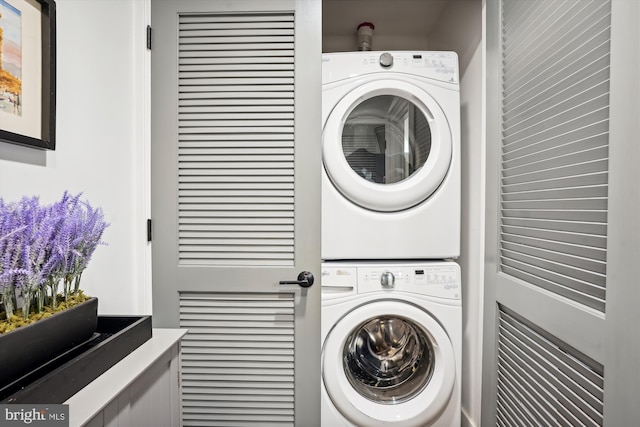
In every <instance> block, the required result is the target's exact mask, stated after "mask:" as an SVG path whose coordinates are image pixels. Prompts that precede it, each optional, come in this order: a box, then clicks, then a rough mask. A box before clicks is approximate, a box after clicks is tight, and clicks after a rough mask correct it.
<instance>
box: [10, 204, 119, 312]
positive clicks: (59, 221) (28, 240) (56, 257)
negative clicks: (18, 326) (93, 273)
mask: <svg viewBox="0 0 640 427" xmlns="http://www.w3.org/2000/svg"><path fill="white" fill-rule="evenodd" d="M80 196H81V194H78V195H76V196H72V195H70V194H69V193H68V192H65V193H64V194H63V196H62V199H61V200H60V201H58V202H56V203H53V204H52V205H48V206H41V205H40V203H39V199H38V198H37V197H23V198H22V199H21V200H20V202H18V203H5V202H4V200H2V198H0V298H1V301H2V303H3V305H4V307H5V311H6V313H7V315H8V316H10V315H11V312H12V310H13V307H14V306H15V301H14V299H15V293H16V290H17V291H19V292H20V294H21V296H22V299H23V301H24V305H23V315H24V316H25V317H26V316H27V315H28V312H29V309H30V306H31V301H32V300H33V298H34V297H35V298H36V301H37V303H38V309H39V310H42V308H43V304H44V301H45V300H46V299H47V292H48V291H47V288H49V290H50V291H49V293H50V294H51V295H50V297H49V299H51V300H52V305H53V306H54V307H55V304H56V295H57V289H58V284H59V283H60V281H64V283H65V296H66V295H68V294H69V293H75V292H77V291H78V286H79V282H80V276H81V274H82V272H83V271H84V269H85V268H86V267H87V264H88V263H89V260H90V259H91V255H92V254H93V252H94V250H95V248H96V247H97V245H98V244H101V243H102V241H101V238H102V234H103V232H104V230H105V229H106V227H107V226H108V224H107V223H106V222H105V221H104V216H103V213H102V210H101V209H100V208H97V209H94V208H93V207H91V205H90V204H89V203H88V202H86V201H85V202H83V201H80ZM72 283H73V284H74V286H73V289H71V288H72V286H71V284H72Z"/></svg>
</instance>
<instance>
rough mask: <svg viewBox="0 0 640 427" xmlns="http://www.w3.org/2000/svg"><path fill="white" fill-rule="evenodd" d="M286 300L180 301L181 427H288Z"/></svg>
mask: <svg viewBox="0 0 640 427" xmlns="http://www.w3.org/2000/svg"><path fill="white" fill-rule="evenodd" d="M293 298H294V297H293V295H292V294H251V293H195V292H182V293H180V327H184V328H188V329H189V332H188V333H187V335H186V336H185V338H184V340H183V343H182V382H183V419H184V425H186V426H201V425H209V426H211V425H213V426H215V425H226V426H229V425H256V426H257V425H270V424H273V425H293V413H294V386H293V384H294V383H293V381H294V317H295V316H294V309H295V307H294V300H293Z"/></svg>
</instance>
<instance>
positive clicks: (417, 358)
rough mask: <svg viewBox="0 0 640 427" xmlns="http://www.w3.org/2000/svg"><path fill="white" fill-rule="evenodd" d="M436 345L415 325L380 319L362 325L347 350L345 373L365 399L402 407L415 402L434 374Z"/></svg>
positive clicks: (350, 336) (347, 343)
mask: <svg viewBox="0 0 640 427" xmlns="http://www.w3.org/2000/svg"><path fill="white" fill-rule="evenodd" d="M433 363H434V357H433V345H432V344H431V340H430V339H429V337H428V336H427V334H426V333H425V331H423V330H422V329H421V328H420V327H419V326H418V325H416V324H415V323H414V322H412V321H410V320H408V319H405V318H402V317H392V316H379V317H375V318H373V319H371V320H367V321H366V322H363V323H361V324H360V325H358V326H357V327H356V328H355V329H354V330H353V332H352V333H351V334H349V336H348V337H347V340H346V342H345V345H344V348H343V369H344V371H345V373H346V375H347V379H348V380H349V383H351V386H352V387H353V388H354V389H355V390H356V391H358V393H360V394H361V395H362V396H364V397H365V398H367V399H369V400H372V401H375V402H381V403H389V404H394V403H401V402H404V401H407V400H409V399H412V398H414V397H415V396H416V395H417V394H419V393H420V392H421V391H422V390H423V389H424V388H425V387H426V385H427V384H428V383H429V380H430V379H431V374H432V373H433Z"/></svg>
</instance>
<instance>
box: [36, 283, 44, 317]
mask: <svg viewBox="0 0 640 427" xmlns="http://www.w3.org/2000/svg"><path fill="white" fill-rule="evenodd" d="M36 294H37V295H36V297H37V300H36V301H37V303H38V313H42V312H43V311H44V297H45V294H46V291H45V287H44V285H42V286H38V289H37V290H36Z"/></svg>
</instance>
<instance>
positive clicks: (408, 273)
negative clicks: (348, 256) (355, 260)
mask: <svg viewBox="0 0 640 427" xmlns="http://www.w3.org/2000/svg"><path fill="white" fill-rule="evenodd" d="M356 270H357V276H358V277H357V293H359V294H362V293H367V292H377V291H390V292H393V291H394V290H397V291H404V292H413V293H417V294H421V295H430V296H434V297H440V298H449V299H460V294H461V290H460V267H458V265H457V264H454V263H439V264H438V265H395V266H393V265H380V266H357V267H356Z"/></svg>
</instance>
